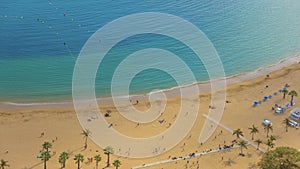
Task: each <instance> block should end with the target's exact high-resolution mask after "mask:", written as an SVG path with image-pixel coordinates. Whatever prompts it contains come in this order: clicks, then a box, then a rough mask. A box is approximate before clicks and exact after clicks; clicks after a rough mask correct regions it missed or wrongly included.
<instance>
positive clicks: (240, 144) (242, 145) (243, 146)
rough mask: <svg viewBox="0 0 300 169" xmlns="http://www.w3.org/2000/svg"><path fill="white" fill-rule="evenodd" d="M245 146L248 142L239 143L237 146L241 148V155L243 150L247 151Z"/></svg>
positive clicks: (241, 141)
mask: <svg viewBox="0 0 300 169" xmlns="http://www.w3.org/2000/svg"><path fill="white" fill-rule="evenodd" d="M247 144H248V142H247V141H245V140H240V141H239V146H240V147H241V154H243V148H245V149H247Z"/></svg>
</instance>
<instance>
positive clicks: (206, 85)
mask: <svg viewBox="0 0 300 169" xmlns="http://www.w3.org/2000/svg"><path fill="white" fill-rule="evenodd" d="M296 63H300V54H297V55H295V56H293V57H290V58H285V59H282V60H280V61H279V62H277V63H275V64H272V65H268V66H265V67H261V68H258V69H256V70H254V71H251V72H244V73H241V74H236V75H232V76H228V77H226V83H227V86H228V85H231V84H234V83H239V82H242V81H246V80H250V79H254V78H257V77H259V76H262V75H267V74H269V73H271V72H274V71H277V70H280V69H283V68H285V67H288V66H290V65H292V64H296ZM221 80H224V79H216V80H213V81H215V82H217V81H221ZM210 82H211V81H202V82H194V83H191V84H187V85H183V86H175V87H172V88H169V89H163V90H158V91H155V92H153V91H152V92H150V93H144V94H136V95H130V96H126V95H121V96H118V97H117V98H116V99H117V100H118V101H124V102H128V99H132V100H146V99H148V97H149V95H150V94H155V93H157V92H165V93H167V94H166V95H167V96H168V98H170V97H176V96H179V95H178V94H177V92H179V91H180V89H182V88H188V87H190V86H194V85H198V87H199V91H200V93H203V92H209V91H210V90H211V88H210ZM97 101H98V102H99V103H102V104H108V103H112V98H111V97H106V98H98V99H97ZM49 106H51V107H52V106H53V107H65V106H73V103H72V101H62V102H44V103H15V102H0V107H8V108H9V107H19V108H22V107H34V108H35V107H37V108H43V107H49Z"/></svg>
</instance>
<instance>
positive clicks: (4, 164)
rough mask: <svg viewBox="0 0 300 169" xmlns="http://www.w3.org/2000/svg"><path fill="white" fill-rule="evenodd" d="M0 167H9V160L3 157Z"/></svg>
mask: <svg viewBox="0 0 300 169" xmlns="http://www.w3.org/2000/svg"><path fill="white" fill-rule="evenodd" d="M0 167H1V169H5V167H9V165H8V161H5V160H3V159H1V163H0Z"/></svg>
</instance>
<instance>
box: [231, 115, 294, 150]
mask: <svg viewBox="0 0 300 169" xmlns="http://www.w3.org/2000/svg"><path fill="white" fill-rule="evenodd" d="M288 120H289V119H288V118H287V119H285V120H284V124H286V130H287V126H288V125H289V121H288ZM248 129H249V130H250V134H251V139H252V140H254V136H255V134H257V133H259V130H258V128H257V127H256V126H255V125H252V126H251V127H249V128H248ZM264 129H265V132H266V133H267V138H268V141H267V142H266V143H265V144H266V145H267V146H268V151H269V149H270V148H272V147H274V145H275V144H274V141H275V140H276V138H275V137H274V136H273V135H270V138H269V133H270V131H273V126H272V125H271V124H268V125H266V126H265V128H264ZM233 135H236V137H237V139H240V137H243V136H244V133H243V131H242V130H241V129H236V130H234V131H233ZM254 142H255V143H256V144H257V150H258V149H259V146H260V144H261V143H263V141H262V140H261V139H256V140H255V141H254ZM247 144H248V143H247V141H245V140H239V142H238V145H239V146H240V148H241V154H243V148H245V149H247Z"/></svg>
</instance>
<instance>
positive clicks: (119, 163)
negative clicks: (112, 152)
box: [113, 160, 121, 169]
mask: <svg viewBox="0 0 300 169" xmlns="http://www.w3.org/2000/svg"><path fill="white" fill-rule="evenodd" d="M113 165H114V166H115V167H116V169H118V168H119V167H120V165H121V162H120V161H119V160H115V161H114V162H113Z"/></svg>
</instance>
